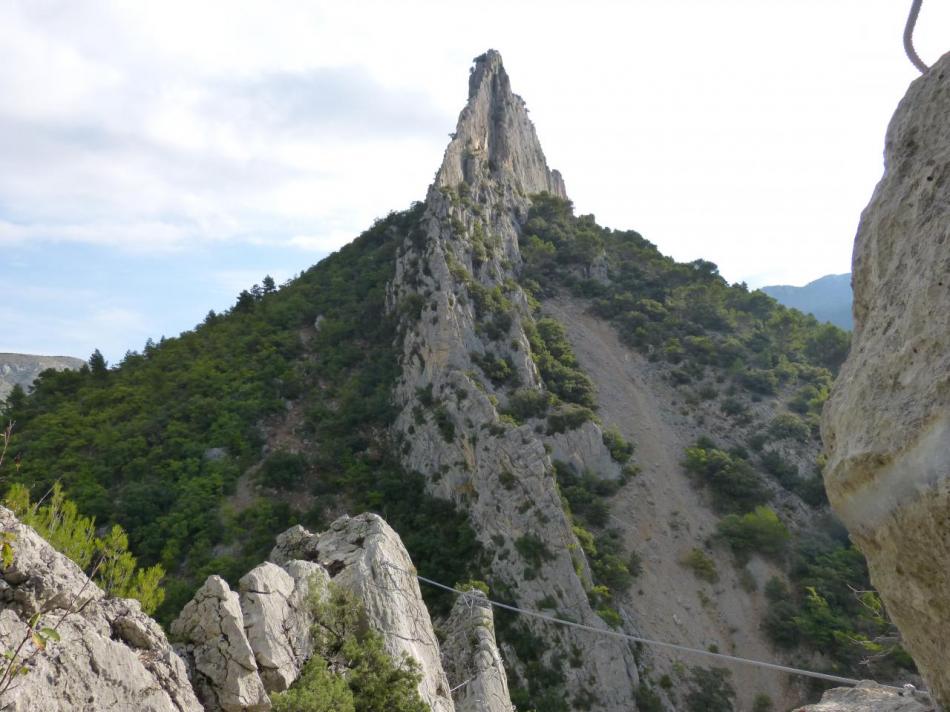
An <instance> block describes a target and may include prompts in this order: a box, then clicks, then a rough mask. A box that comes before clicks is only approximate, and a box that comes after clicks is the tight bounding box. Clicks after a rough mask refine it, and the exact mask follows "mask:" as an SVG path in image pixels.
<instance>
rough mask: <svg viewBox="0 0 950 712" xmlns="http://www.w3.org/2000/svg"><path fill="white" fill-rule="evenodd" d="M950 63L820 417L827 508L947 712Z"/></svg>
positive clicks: (924, 112) (934, 82) (905, 118)
mask: <svg viewBox="0 0 950 712" xmlns="http://www.w3.org/2000/svg"><path fill="white" fill-rule="evenodd" d="M948 115H950V55H946V56H944V57H943V58H942V59H941V60H940V61H939V62H938V63H937V64H935V65H934V66H933V67H932V68H931V69H930V71H928V72H927V73H926V74H924V75H923V76H922V77H920V78H919V79H917V80H916V81H915V82H914V83H913V84H911V86H910V89H909V90H908V91H907V95H906V96H905V97H904V99H903V100H902V101H901V103H900V106H899V107H898V108H897V112H896V113H895V115H894V118H893V119H892V120H891V123H890V126H889V128H888V131H887V141H886V150H885V171H884V177H883V178H882V179H881V182H880V183H879V184H878V186H877V188H876V189H875V191H874V195H873V197H872V198H871V202H870V204H869V205H868V207H867V208H866V209H865V211H864V213H863V214H862V216H861V222H860V225H859V227H858V233H857V237H856V240H855V247H854V263H853V275H854V318H855V329H854V337H853V340H852V346H851V354H850V356H849V358H848V360H847V362H846V363H845V365H844V367H843V368H842V370H841V373H840V375H839V377H838V380H837V382H836V384H835V387H834V390H833V392H832V395H831V398H830V400H829V403H828V405H827V407H826V409H825V414H824V422H823V435H824V438H825V443H826V446H827V448H828V451H829V460H828V467H827V471H826V475H825V483H826V486H827V489H828V495H829V498H830V500H831V503H832V505H833V507H834V508H835V510H836V511H837V512H838V514H839V515H840V516H841V518H842V519H843V520H844V522H845V524H846V525H847V527H848V529H849V531H850V532H851V536H852V538H853V539H854V541H855V542H856V543H857V545H858V546H859V547H860V548H861V550H862V551H863V552H864V554H865V555H866V556H867V559H868V563H869V567H870V571H871V580H872V582H873V583H874V585H875V587H876V588H877V589H878V590H879V591H880V593H881V595H882V597H883V599H884V601H885V603H886V604H887V610H888V612H889V613H890V615H891V616H892V618H893V620H894V622H895V623H896V624H897V625H898V627H899V628H900V630H901V633H902V634H903V639H904V645H905V646H906V648H907V649H908V650H909V651H910V653H911V654H912V655H913V656H914V659H915V660H916V661H917V663H918V666H919V667H920V669H921V672H922V673H923V675H924V678H925V679H926V680H927V682H928V684H929V685H930V686H931V687H932V690H933V692H934V694H935V695H936V697H937V698H938V699H939V700H940V701H941V702H942V704H943V705H945V706H950V666H948V665H947V658H946V651H947V647H948V642H947V641H950V517H948V512H950V238H948V235H950V122H948V121H947V116H948Z"/></svg>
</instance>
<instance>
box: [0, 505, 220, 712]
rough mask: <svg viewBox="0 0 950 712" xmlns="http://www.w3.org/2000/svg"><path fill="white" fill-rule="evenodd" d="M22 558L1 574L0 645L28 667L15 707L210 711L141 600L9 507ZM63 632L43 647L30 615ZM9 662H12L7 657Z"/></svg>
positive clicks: (12, 701) (11, 534)
mask: <svg viewBox="0 0 950 712" xmlns="http://www.w3.org/2000/svg"><path fill="white" fill-rule="evenodd" d="M0 532H2V534H3V535H4V537H5V538H6V540H7V541H8V542H9V543H10V545H11V547H12V549H13V562H12V564H10V565H9V566H6V567H4V568H3V571H2V578H0V649H2V651H4V652H7V651H14V650H16V649H17V648H18V647H19V646H21V644H22V647H19V651H20V652H19V657H18V660H20V661H21V663H23V664H24V665H25V667H26V673H25V674H23V675H20V676H17V677H16V679H15V680H14V682H13V683H12V684H11V685H9V686H4V687H5V688H6V689H5V691H4V693H3V694H0V709H3V710H8V711H9V712H28V711H32V710H44V712H60V711H62V712H67V710H69V711H71V712H76V711H82V712H98V711H99V710H133V709H134V710H140V711H141V712H201V709H202V707H201V705H200V704H199V703H198V700H197V699H196V697H195V694H194V692H193V691H192V688H191V685H190V684H189V682H188V676H187V673H186V670H185V665H184V663H183V662H182V660H181V659H180V658H179V657H178V655H176V654H175V652H174V651H173V650H172V646H171V645H170V644H169V642H168V640H167V639H166V637H165V634H164V633H163V632H162V629H161V628H160V627H159V626H158V624H157V623H156V622H155V621H153V620H152V619H151V618H149V617H148V616H147V615H145V614H144V613H142V611H141V609H140V608H139V604H138V602H137V601H132V600H126V599H117V598H113V599H109V598H106V597H105V594H104V593H103V592H102V590H101V589H100V588H99V587H98V586H96V584H94V583H92V582H91V581H90V580H89V579H88V578H87V577H86V575H85V574H84V573H83V572H82V571H81V570H80V568H79V567H78V566H76V565H75V564H74V563H73V562H72V561H70V560H69V559H67V558H66V557H65V556H63V555H62V554H60V553H58V552H57V551H56V550H54V549H53V548H52V547H51V546H50V545H49V544H48V543H47V542H46V541H44V540H43V539H42V538H41V537H40V536H39V535H38V534H37V533H36V532H34V531H33V530H32V529H31V528H30V527H27V526H25V525H23V524H21V523H20V522H19V521H18V520H17V519H16V517H15V516H14V515H13V513H12V512H11V511H10V510H8V509H6V508H4V507H0ZM35 614H40V618H39V619H38V622H37V625H36V626H35V627H38V628H52V629H55V630H56V632H57V633H58V636H59V640H58V641H55V642H50V643H49V644H48V647H47V650H46V651H45V652H44V651H39V650H37V647H36V641H35V639H31V636H30V629H29V627H28V626H29V624H30V619H31V618H32V617H33V616H34V615H35ZM0 670H4V671H6V670H7V665H6V664H3V665H0Z"/></svg>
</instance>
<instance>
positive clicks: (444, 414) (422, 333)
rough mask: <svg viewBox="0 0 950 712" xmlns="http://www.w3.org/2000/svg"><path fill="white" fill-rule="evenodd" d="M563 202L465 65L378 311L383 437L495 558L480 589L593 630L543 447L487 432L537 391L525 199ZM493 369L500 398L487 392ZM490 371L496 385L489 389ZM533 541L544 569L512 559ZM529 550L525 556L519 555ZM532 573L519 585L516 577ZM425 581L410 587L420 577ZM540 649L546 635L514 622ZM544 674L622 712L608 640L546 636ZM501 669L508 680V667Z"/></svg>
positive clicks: (518, 112) (491, 75) (481, 60)
mask: <svg viewBox="0 0 950 712" xmlns="http://www.w3.org/2000/svg"><path fill="white" fill-rule="evenodd" d="M541 191H547V192H550V193H553V194H555V195H557V196H560V197H565V196H566V193H565V188H564V183H563V181H562V180H561V177H560V175H559V174H558V173H557V172H556V171H551V170H549V169H548V167H547V163H546V161H545V159H544V154H543V152H542V150H541V147H540V144H539V142H538V139H537V136H536V134H535V131H534V127H533V125H532V123H531V121H530V119H529V118H528V116H527V110H526V109H525V106H524V102H523V101H522V100H521V98H520V97H518V96H516V95H514V94H513V93H512V92H511V88H510V84H509V80H508V76H507V74H506V72H505V70H504V67H503V66H502V62H501V57H500V55H499V54H498V53H497V52H494V51H489V52H488V53H486V54H484V55H482V56H481V57H478V58H477V59H476V60H475V67H474V69H473V70H472V74H471V78H470V82H469V100H468V104H467V105H466V107H465V109H464V110H463V111H462V113H461V115H460V116H459V122H458V127H457V129H456V132H455V134H454V137H453V140H452V142H451V143H450V144H449V146H448V148H447V150H446V153H445V159H444V162H443V164H442V167H441V168H440V169H439V171H438V173H437V174H436V179H435V183H434V184H433V185H432V187H431V188H430V189H429V193H428V195H427V198H426V209H425V213H424V216H423V218H422V222H421V225H420V227H419V228H418V230H417V234H415V235H412V236H410V238H409V239H407V241H406V242H405V244H404V245H403V246H402V247H401V248H400V251H399V254H398V257H397V263H396V276H395V278H394V281H393V283H392V284H391V286H390V293H389V306H390V308H391V309H393V310H400V311H402V312H403V313H407V312H409V311H410V310H408V309H406V308H405V307H406V305H409V304H412V303H418V304H422V305H423V306H422V309H421V314H420V316H419V318H418V319H417V320H413V319H412V318H411V317H408V316H407V317H404V319H403V329H404V333H405V339H404V342H403V355H402V375H401V378H400V381H399V382H398V383H397V386H396V391H395V400H396V403H397V405H398V406H399V407H400V409H401V411H400V414H399V416H398V418H397V420H396V424H395V426H394V430H395V437H396V438H397V439H398V440H400V441H401V442H402V443H404V446H403V451H402V452H403V463H404V465H405V466H406V467H407V469H409V470H415V471H418V472H421V473H423V474H425V475H427V476H428V479H429V485H430V489H431V490H432V491H433V493H434V494H436V495H438V496H442V497H445V498H448V499H452V500H454V501H455V502H456V503H457V504H458V505H459V506H461V507H462V508H464V509H466V510H467V511H468V513H469V516H470V518H471V521H472V524H473V526H474V529H475V531H476V532H477V533H478V536H479V538H480V539H481V541H482V542H483V543H484V544H485V546H486V549H488V550H490V551H491V552H492V553H493V555H494V560H493V562H492V575H493V581H492V583H493V585H495V586H498V585H499V584H501V585H504V586H507V587H508V588H509V589H510V591H511V592H512V594H513V596H514V597H515V598H516V599H517V601H518V602H519V603H521V604H522V605H525V606H526V607H535V606H536V604H537V603H538V602H539V601H541V600H542V599H546V598H547V600H551V598H553V599H554V600H556V601H557V606H558V607H559V608H562V609H563V610H570V611H571V612H572V614H573V615H575V616H576V617H577V619H578V620H579V621H581V622H583V623H585V624H588V625H592V626H596V627H602V628H606V624H605V623H604V622H603V621H602V620H601V619H600V618H599V617H598V616H597V615H596V614H595V613H594V611H593V610H592V608H591V606H590V604H589V603H588V596H587V590H588V589H589V588H590V586H591V581H590V572H589V567H588V565H587V562H586V560H585V558H584V555H583V554H582V553H581V548H580V546H579V545H578V542H577V540H576V538H575V536H574V534H573V531H572V528H571V523H570V521H569V519H568V517H567V516H566V515H565V512H564V511H563V508H562V505H561V499H560V496H559V493H558V491H557V487H556V484H555V481H554V477H553V475H552V472H553V467H552V462H551V458H550V456H549V454H548V452H547V450H546V447H545V446H546V444H547V445H548V446H549V447H552V446H551V445H550V444H548V443H546V442H545V436H544V435H543V434H541V433H538V432H537V431H536V429H535V427H534V426H532V425H530V424H525V425H521V426H514V425H513V424H512V423H511V422H510V421H504V420H502V419H501V418H500V411H501V410H502V409H503V408H504V407H505V405H506V404H507V402H508V400H509V398H510V397H511V388H510V387H509V385H508V384H510V383H513V382H517V383H518V384H519V386H518V387H519V388H521V389H522V390H528V391H534V392H541V391H542V390H543V388H544V387H543V384H542V382H541V378H540V375H539V372H538V369H537V367H536V366H535V364H534V362H533V360H532V358H531V347H530V344H529V339H528V332H527V330H529V329H531V328H532V327H533V319H532V317H531V308H530V306H529V301H528V299H527V297H526V295H525V294H524V292H523V291H522V290H521V288H520V287H519V286H518V285H517V284H516V281H515V279H514V277H515V274H516V271H517V269H518V268H519V266H520V265H521V263H522V260H521V255H520V250H519V246H518V237H519V233H520V231H521V225H522V223H523V221H524V220H525V219H526V217H527V212H528V208H529V205H530V200H529V196H530V195H531V194H534V193H537V192H541ZM492 364H494V365H496V366H497V365H498V364H502V366H499V368H500V369H501V373H502V374H503V375H504V374H509V375H507V376H505V377H504V380H505V381H506V383H501V382H500V380H501V379H499V378H497V377H496V378H495V380H493V379H492V377H491V376H490V375H489V372H491V370H492ZM497 375H498V374H497V372H496V374H495V376H497ZM591 428H594V430H595V432H591V433H587V434H586V435H587V437H586V438H584V439H583V442H580V441H578V442H571V441H570V439H567V441H565V442H561V443H558V446H559V447H560V448H561V449H565V448H566V449H569V450H570V451H571V454H572V455H575V454H576V455H577V456H578V457H581V455H583V456H585V457H587V458H588V459H589V460H591V462H587V463H584V464H585V466H586V468H587V469H590V470H591V471H593V472H594V473H595V474H600V475H601V476H606V477H612V476H617V474H618V473H617V472H616V471H615V470H616V468H613V469H614V471H613V472H598V467H597V462H598V461H600V462H603V461H604V458H605V457H607V458H609V455H606V451H605V450H604V448H603V444H602V442H601V443H599V447H598V443H597V440H598V439H599V437H600V433H599V429H598V428H597V426H594V425H591ZM538 539H539V540H540V541H542V542H543V543H544V546H545V550H544V552H543V555H541V556H535V557H531V556H530V553H529V554H528V556H527V558H526V556H525V555H524V554H523V553H522V552H525V551H527V550H528V549H529V547H527V546H521V547H519V546H516V544H517V543H519V542H520V543H521V544H522V545H524V543H525V542H526V541H527V542H529V543H530V541H536V540H538ZM529 540H530V541H529ZM526 570H529V571H531V572H533V574H534V575H533V576H531V577H526V576H525V571H526ZM422 573H425V572H422ZM525 625H527V626H529V627H530V628H531V631H532V633H534V634H536V635H540V636H543V637H545V638H548V639H550V637H551V636H552V635H553V633H552V631H551V630H550V628H549V627H548V626H545V625H544V624H541V623H535V622H531V621H528V622H526V623H525ZM557 635H558V641H559V642H558V643H557V645H554V644H552V645H551V646H550V652H549V653H547V654H546V655H545V659H544V661H543V662H544V664H546V665H550V666H551V667H554V668H557V669H558V672H559V674H560V675H563V678H564V681H565V691H564V694H566V695H569V696H570V697H571V699H588V700H590V701H591V705H592V706H593V707H594V708H596V709H599V710H605V711H607V712H612V711H614V710H617V711H619V710H629V709H631V707H632V706H633V704H634V701H633V690H634V689H635V688H636V687H637V683H638V676H637V670H636V662H635V660H634V656H633V652H632V650H631V649H630V648H629V646H627V645H625V644H623V643H621V642H617V641H614V640H611V639H606V638H602V637H599V636H593V635H590V634H580V633H576V632H574V631H560V632H559V633H558V634H557ZM564 649H574V650H577V651H578V655H577V658H578V659H580V660H582V661H583V662H582V664H581V665H580V666H579V667H571V666H569V665H567V664H563V663H562V660H561V656H557V655H555V654H554V652H555V651H557V650H564ZM508 661H509V663H510V664H511V665H513V666H514V669H515V671H516V672H518V670H519V664H518V661H517V660H516V659H515V658H514V656H513V654H512V655H511V656H509V658H508Z"/></svg>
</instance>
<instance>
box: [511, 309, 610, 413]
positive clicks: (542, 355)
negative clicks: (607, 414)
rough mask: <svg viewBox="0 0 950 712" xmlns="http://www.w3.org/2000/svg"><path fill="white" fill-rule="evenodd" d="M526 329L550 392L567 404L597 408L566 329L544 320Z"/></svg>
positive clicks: (549, 320)
mask: <svg viewBox="0 0 950 712" xmlns="http://www.w3.org/2000/svg"><path fill="white" fill-rule="evenodd" d="M524 329H525V334H526V335H527V336H528V343H529V344H530V345H531V358H532V359H533V360H534V363H535V365H536V366H537V367H538V371H539V372H540V373H541V378H542V380H543V381H544V385H545V386H547V388H548V390H550V391H551V392H552V393H554V394H555V395H556V396H558V397H559V398H561V399H562V400H564V401H567V402H568V403H575V404H577V405H581V406H584V407H586V408H594V407H595V406H596V404H597V398H596V394H595V392H594V384H593V383H592V382H591V380H590V378H588V377H587V375H586V374H585V373H584V372H583V371H581V369H580V367H579V366H578V364H577V358H576V357H575V356H574V351H573V349H572V348H571V344H570V342H569V341H568V340H567V334H566V332H565V331H564V327H563V326H561V325H560V324H559V323H558V322H557V321H555V320H554V319H549V318H543V319H538V321H537V322H536V323H534V324H531V323H530V322H529V323H526V324H525V325H524Z"/></svg>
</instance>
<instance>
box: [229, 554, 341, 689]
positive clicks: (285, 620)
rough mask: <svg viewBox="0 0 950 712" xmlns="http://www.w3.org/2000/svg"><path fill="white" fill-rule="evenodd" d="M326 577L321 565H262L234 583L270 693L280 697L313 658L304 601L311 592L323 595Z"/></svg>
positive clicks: (289, 563)
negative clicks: (318, 592)
mask: <svg viewBox="0 0 950 712" xmlns="http://www.w3.org/2000/svg"><path fill="white" fill-rule="evenodd" d="M329 579H330V577H329V576H328V575H327V572H326V571H325V570H324V568H323V567H322V566H320V565H319V564H314V563H312V562H310V561H288V562H287V563H286V564H285V565H284V568H281V567H280V566H277V565H275V564H272V563H270V562H266V563H263V564H261V565H260V566H258V567H256V568H254V569H252V570H251V571H249V572H248V573H247V574H245V575H244V576H243V577H242V578H241V580H240V581H239V582H238V590H239V591H240V600H241V612H242V613H243V614H244V632H245V634H246V635H247V641H248V643H249V644H250V646H251V650H253V651H254V659H255V660H256V662H257V669H258V671H259V672H260V676H261V681H262V682H263V683H264V688H265V689H266V690H267V691H268V692H281V691H283V690H286V689H287V688H288V687H290V686H291V685H292V684H293V682H294V681H295V680H296V679H297V678H298V677H299V676H300V670H301V668H302V667H303V664H304V663H305V662H306V661H307V658H309V657H310V654H311V653H312V652H313V641H312V640H311V635H310V626H311V625H312V624H313V617H312V615H311V613H310V611H309V606H308V600H309V594H310V591H311V590H312V587H313V586H314V585H316V586H317V587H318V589H317V590H318V591H325V590H326V583H327V581H329Z"/></svg>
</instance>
